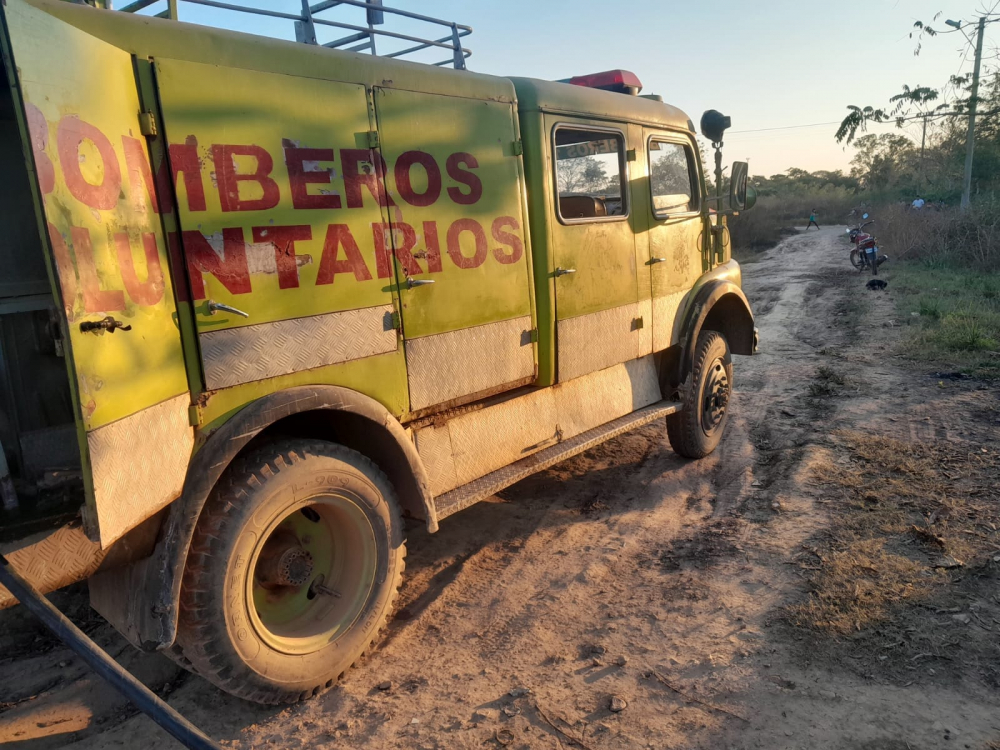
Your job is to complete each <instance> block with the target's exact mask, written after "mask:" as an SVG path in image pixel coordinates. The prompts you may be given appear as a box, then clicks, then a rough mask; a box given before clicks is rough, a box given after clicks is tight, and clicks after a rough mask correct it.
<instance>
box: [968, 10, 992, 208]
mask: <svg viewBox="0 0 1000 750" xmlns="http://www.w3.org/2000/svg"><path fill="white" fill-rule="evenodd" d="M985 28H986V18H985V17H983V18H980V19H979V32H978V34H977V36H976V62H975V66H974V67H973V70H972V98H971V99H970V100H969V133H968V135H967V136H966V139H965V178H964V180H963V181H962V210H963V211H967V210H968V209H969V204H970V202H971V199H972V152H973V151H974V150H975V147H976V104H977V101H976V99H977V98H978V97H979V66H980V63H982V61H983V30H984V29H985Z"/></svg>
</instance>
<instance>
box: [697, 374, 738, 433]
mask: <svg viewBox="0 0 1000 750" xmlns="http://www.w3.org/2000/svg"><path fill="white" fill-rule="evenodd" d="M704 394H705V395H704V401H703V404H702V420H701V422H702V428H703V429H704V430H705V432H706V433H711V432H712V431H713V430H715V429H716V428H717V427H718V426H719V425H720V424H721V423H722V420H723V419H724V418H725V416H726V407H728V406H729V398H730V395H731V394H732V388H731V385H730V382H729V374H728V372H727V371H726V366H725V363H724V362H723V361H722V360H721V359H717V360H715V361H714V362H713V363H712V365H711V367H710V368H709V373H708V379H707V381H706V383H705V391H704Z"/></svg>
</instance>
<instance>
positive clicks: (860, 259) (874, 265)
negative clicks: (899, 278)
mask: <svg viewBox="0 0 1000 750" xmlns="http://www.w3.org/2000/svg"><path fill="white" fill-rule="evenodd" d="M861 218H862V220H864V219H867V218H868V214H867V213H866V214H863V215H862V216H861ZM874 223H875V219H872V220H871V221H864V223H862V224H858V225H856V226H853V227H848V228H847V230H846V231H847V234H848V237H849V239H850V241H851V242H852V243H853V244H854V248H853V249H852V250H851V265H852V266H854V267H855V268H857V269H858V271H859V272H861V271H864V270H865V269H869V270H870V271H871V272H872V276H878V269H879V266H881V265H882V264H883V263H885V262H886V261H887V260H889V256H887V255H879V254H878V251H879V248H878V239H877V238H876V237H875V235H873V234H869V233H867V232H865V227H867V226H868V225H869V224H874Z"/></svg>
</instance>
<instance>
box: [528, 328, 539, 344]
mask: <svg viewBox="0 0 1000 750" xmlns="http://www.w3.org/2000/svg"><path fill="white" fill-rule="evenodd" d="M528 341H530V342H531V343H532V344H537V343H538V329H537V328H532V329H531V330H530V331H528Z"/></svg>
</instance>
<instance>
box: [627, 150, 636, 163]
mask: <svg viewBox="0 0 1000 750" xmlns="http://www.w3.org/2000/svg"><path fill="white" fill-rule="evenodd" d="M625 161H635V149H634V148H630V149H629V150H628V151H626V152H625Z"/></svg>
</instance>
